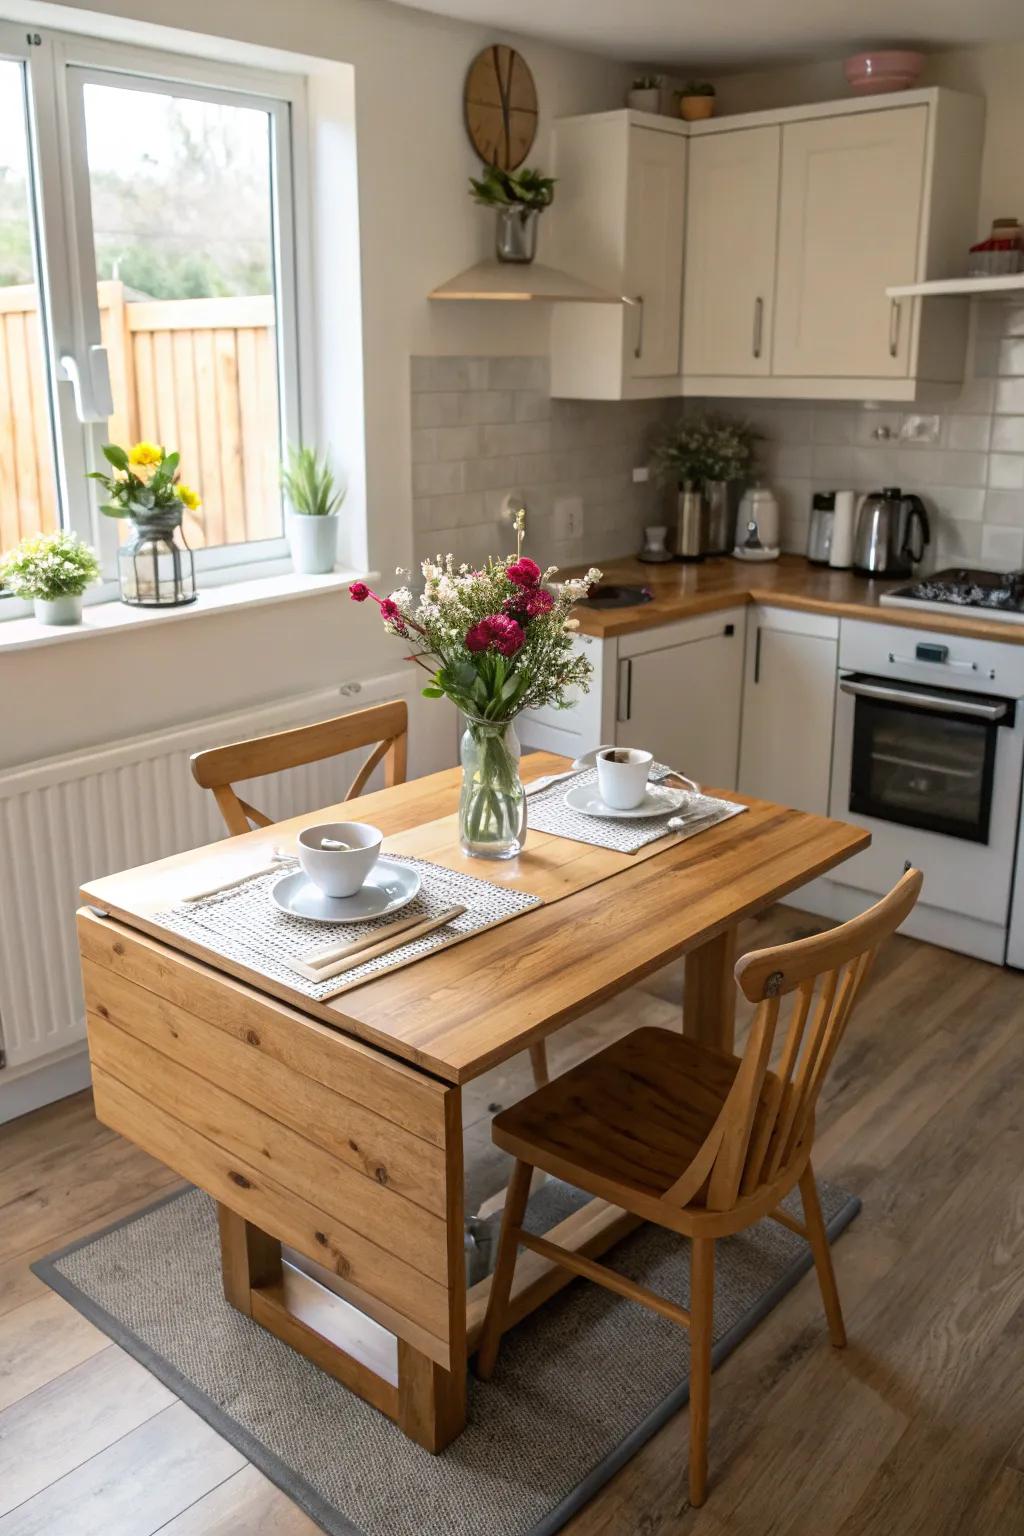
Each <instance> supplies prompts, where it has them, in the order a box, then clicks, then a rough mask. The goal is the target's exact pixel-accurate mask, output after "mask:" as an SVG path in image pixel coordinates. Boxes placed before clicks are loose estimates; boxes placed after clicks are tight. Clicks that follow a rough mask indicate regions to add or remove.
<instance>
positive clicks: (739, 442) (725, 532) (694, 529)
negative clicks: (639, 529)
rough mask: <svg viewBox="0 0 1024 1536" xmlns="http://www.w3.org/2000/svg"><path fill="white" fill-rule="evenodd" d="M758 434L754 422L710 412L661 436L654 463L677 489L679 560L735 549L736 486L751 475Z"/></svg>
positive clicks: (665, 482)
mask: <svg viewBox="0 0 1024 1536" xmlns="http://www.w3.org/2000/svg"><path fill="white" fill-rule="evenodd" d="M759 437H760V434H759V433H758V432H755V430H754V428H753V427H752V426H751V425H750V423H749V422H746V421H742V420H739V419H735V420H734V419H732V418H731V417H727V416H714V415H711V414H707V415H703V416H696V417H692V418H687V417H684V418H683V420H682V421H680V422H679V423H678V425H677V426H675V427H672V428H670V429H669V430H668V431H667V432H666V433H665V435H664V436H663V437H662V439H661V441H660V443H659V444H658V446H657V447H656V448H655V450H654V454H653V458H652V466H653V468H654V473H655V476H656V478H657V479H658V480H660V481H661V483H662V484H663V485H672V486H675V487H676V489H677V491H678V525H677V529H676V544H675V554H676V557H677V558H678V559H680V560H699V559H702V558H703V556H704V555H706V554H715V555H718V554H725V553H727V552H728V551H729V550H730V549H731V548H732V544H733V535H734V532H735V521H736V513H735V506H734V498H735V489H734V488H735V487H738V485H739V484H740V483H741V482H743V481H744V480H747V479H749V478H750V475H751V473H752V471H753V463H754V444H755V443H756V442H758V440H759Z"/></svg>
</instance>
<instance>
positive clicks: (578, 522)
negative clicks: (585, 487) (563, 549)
mask: <svg viewBox="0 0 1024 1536" xmlns="http://www.w3.org/2000/svg"><path fill="white" fill-rule="evenodd" d="M554 523H555V538H556V539H557V540H558V541H559V543H565V542H566V540H568V539H581V538H582V537H583V497H582V496H559V497H558V499H557V500H556V502H555V517H554Z"/></svg>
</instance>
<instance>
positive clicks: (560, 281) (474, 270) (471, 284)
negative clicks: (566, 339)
mask: <svg viewBox="0 0 1024 1536" xmlns="http://www.w3.org/2000/svg"><path fill="white" fill-rule="evenodd" d="M428 297H430V298H431V299H461V300H467V299H477V300H486V301H487V302H489V303H502V304H507V303H533V304H630V303H632V300H631V299H627V298H624V297H623V296H622V294H620V293H608V292H606V291H605V289H603V288H594V287H592V286H591V284H590V283H582V282H580V280H579V278H578V277H570V276H569V273H568V272H559V271H558V270H557V268H555V267H542V266H541V264H540V262H537V261H531V262H512V261H480V262H477V264H476V266H475V267H467V269H466V271H465V272H460V273H459V275H458V276H457V277H451V278H449V279H448V281H447V282H446V283H442V284H441V285H440V287H438V288H435V289H434V290H433V292H432V293H431V294H429V295H428Z"/></svg>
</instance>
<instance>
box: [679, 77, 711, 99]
mask: <svg viewBox="0 0 1024 1536" xmlns="http://www.w3.org/2000/svg"><path fill="white" fill-rule="evenodd" d="M676 94H677V95H679V96H713V95H714V94H715V88H714V86H713V85H712V84H711V81H710V80H687V82H686V84H685V85H684V86H683V88H682V90H681V91H678V92H677V93H676Z"/></svg>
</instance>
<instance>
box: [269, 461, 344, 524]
mask: <svg viewBox="0 0 1024 1536" xmlns="http://www.w3.org/2000/svg"><path fill="white" fill-rule="evenodd" d="M281 484H282V486H283V487H284V493H285V495H286V496H287V497H288V500H289V501H290V502H291V505H292V510H293V511H294V512H299V513H301V514H302V516H303V517H330V516H331V514H332V512H337V510H338V508H339V507H340V506H341V504H342V502H343V501H344V500H345V492H346V487H345V486H339V485H338V484H337V482H336V480H335V478H334V471H333V470H332V469H331V466H330V464H329V463H328V460H327V455H326V454H324V456H323V458H322V459H321V458H320V456H319V455H318V453H317V451H316V449H315V448H303V447H301V446H300V447H298V448H292V449H291V451H290V452H289V455H288V463H287V465H286V466H284V467H283V468H282V470H281Z"/></svg>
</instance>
